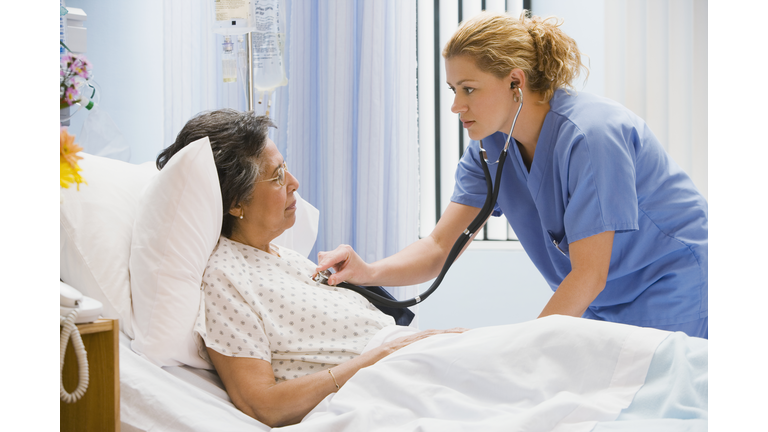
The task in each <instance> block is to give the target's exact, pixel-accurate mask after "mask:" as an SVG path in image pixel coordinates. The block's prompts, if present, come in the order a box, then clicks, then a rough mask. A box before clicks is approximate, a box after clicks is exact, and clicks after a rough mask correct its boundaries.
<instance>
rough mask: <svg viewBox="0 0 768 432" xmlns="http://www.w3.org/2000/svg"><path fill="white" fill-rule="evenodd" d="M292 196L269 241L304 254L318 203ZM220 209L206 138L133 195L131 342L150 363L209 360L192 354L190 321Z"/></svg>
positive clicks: (310, 242) (199, 365)
mask: <svg viewBox="0 0 768 432" xmlns="http://www.w3.org/2000/svg"><path fill="white" fill-rule="evenodd" d="M296 199H297V209H296V223H295V224H294V226H293V227H291V228H290V229H288V230H286V231H285V232H284V233H283V234H282V235H281V236H280V237H278V238H277V239H275V240H274V243H276V244H278V245H280V246H284V247H288V248H290V249H293V250H296V251H299V252H300V253H302V254H304V255H308V254H309V252H310V251H311V250H312V246H313V245H314V243H315V239H316V238H317V227H318V217H319V211H318V210H317V209H316V208H315V207H313V206H312V205H311V204H309V203H308V202H306V201H304V200H303V199H301V197H299V196H298V194H296ZM222 214H223V211H222V208H221V189H220V187H219V177H218V175H217V173H216V165H215V163H214V160H213V153H212V151H211V145H210V142H209V140H208V138H203V139H200V140H198V141H195V142H194V143H192V144H189V145H188V146H187V147H185V148H184V149H182V150H181V151H179V152H178V153H177V154H175V155H174V156H173V157H172V158H171V160H170V161H169V162H168V164H167V165H166V166H165V167H163V169H162V170H161V171H160V173H159V174H158V175H157V176H156V177H155V178H154V179H153V180H152V182H151V183H150V184H149V185H148V186H147V188H146V191H145V192H144V195H143V196H142V197H141V202H140V203H139V211H138V214H137V216H136V223H135V225H134V228H133V239H132V242H131V258H130V270H131V292H132V293H133V313H134V324H133V326H134V329H135V333H136V338H135V340H134V341H133V342H132V343H131V348H133V350H134V351H136V352H137V353H139V354H141V355H142V356H144V357H146V358H147V359H149V360H150V361H151V362H153V363H154V364H156V365H158V366H177V365H179V364H186V365H189V366H193V367H197V368H208V367H210V366H209V365H208V363H207V362H205V361H204V360H203V359H201V358H200V357H199V355H198V351H197V344H196V341H195V336H194V328H193V327H194V322H195V319H196V318H197V313H198V310H199V305H200V299H201V296H200V295H201V293H200V288H201V285H202V282H203V273H204V272H205V267H206V265H207V264H208V258H209V257H210V256H211V252H213V248H214V247H215V246H216V242H217V241H218V239H219V235H220V233H221V223H222Z"/></svg>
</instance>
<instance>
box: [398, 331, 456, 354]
mask: <svg viewBox="0 0 768 432" xmlns="http://www.w3.org/2000/svg"><path fill="white" fill-rule="evenodd" d="M467 330H469V329H465V328H462V327H454V328H452V329H448V330H423V331H420V332H418V333H414V334H412V335H409V336H403V337H401V338H397V339H395V340H393V341H391V342H388V343H386V344H384V346H385V347H386V348H387V349H390V350H391V351H392V352H394V351H397V350H399V349H400V348H404V347H407V346H408V345H410V344H412V343H414V342H416V341H420V340H422V339H426V338H428V337H430V336H434V335H438V334H445V333H464V332H465V331H467Z"/></svg>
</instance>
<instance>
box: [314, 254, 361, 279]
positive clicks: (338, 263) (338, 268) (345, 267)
mask: <svg viewBox="0 0 768 432" xmlns="http://www.w3.org/2000/svg"><path fill="white" fill-rule="evenodd" d="M317 262H318V264H317V267H316V268H315V271H317V272H321V271H323V270H327V269H329V268H332V269H333V270H334V271H335V273H334V274H333V275H331V277H330V278H328V285H336V284H338V283H339V282H344V281H349V282H352V283H354V273H355V270H357V269H358V268H360V267H361V266H364V263H363V260H362V259H361V258H360V257H359V256H358V255H357V253H355V251H354V249H352V247H351V246H349V245H340V246H339V247H337V248H336V249H334V250H332V251H330V252H319V253H318V254H317Z"/></svg>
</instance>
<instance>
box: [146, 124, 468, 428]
mask: <svg viewBox="0 0 768 432" xmlns="http://www.w3.org/2000/svg"><path fill="white" fill-rule="evenodd" d="M269 127H274V124H273V123H272V122H271V121H270V120H269V118H268V117H264V116H255V115H254V114H253V113H242V112H238V111H234V110H219V111H213V112H206V113H202V114H200V115H198V116H196V117H195V118H193V119H191V120H190V121H189V122H188V123H187V124H186V125H185V126H184V128H183V129H182V131H181V132H180V133H179V135H178V137H177V138H176V142H175V143H173V144H172V145H171V146H169V147H168V148H166V149H165V150H164V151H163V152H162V153H161V154H160V155H159V156H158V158H157V165H158V168H161V169H162V167H163V166H164V165H165V164H166V163H167V162H168V161H169V160H170V159H171V158H172V157H173V155H174V154H176V153H177V152H178V151H180V150H181V149H182V148H184V147H185V146H186V145H188V144H190V143H192V142H194V141H196V140H198V139H200V138H203V137H206V136H207V137H209V139H210V142H211V148H212V150H213V155H214V160H215V163H216V169H217V171H218V176H219V184H220V186H221V196H222V203H223V209H224V215H223V216H224V217H223V224H222V229H221V237H220V238H219V241H218V244H217V245H216V248H215V249H214V251H213V253H212V255H211V258H210V260H209V261H208V266H207V268H206V270H205V275H204V276H203V290H204V292H205V296H204V299H205V300H204V302H203V303H202V304H201V307H200V312H199V315H198V319H197V322H196V325H195V330H196V333H197V334H198V335H199V338H200V339H201V341H202V343H201V344H200V345H201V356H203V358H206V359H208V358H209V359H210V361H209V362H210V363H212V364H213V366H214V367H215V368H216V371H217V372H218V374H219V376H220V377H221V380H222V381H223V383H224V386H225V387H226V389H227V392H228V393H229V396H230V397H231V398H232V402H233V403H234V404H235V406H237V407H238V408H239V409H240V410H242V411H243V412H245V413H246V414H248V415H250V416H252V417H254V418H256V419H258V420H259V421H261V422H263V423H265V424H267V425H271V426H278V425H285V424H292V423H296V422H299V421H300V420H301V419H302V418H303V417H304V416H305V415H306V414H307V413H308V412H309V411H310V410H311V409H312V408H314V407H315V406H316V405H317V404H318V403H319V402H320V401H321V400H322V399H323V398H325V397H326V396H327V395H328V394H330V393H332V392H335V391H337V390H338V389H339V388H340V387H341V386H343V385H344V383H346V382H347V380H349V379H350V378H351V377H352V375H354V374H355V373H356V372H357V371H358V370H360V369H361V368H364V367H366V366H370V365H372V364H374V363H376V362H377V361H379V360H380V359H382V358H384V357H385V356H387V355H389V354H391V353H393V352H395V351H396V350H398V349H400V348H402V347H404V346H407V345H409V344H411V343H413V342H415V341H417V340H420V339H423V338H425V337H428V336H431V335H434V334H438V333H446V332H454V333H458V332H463V331H464V329H451V330H444V331H436V330H428V331H422V332H419V333H415V334H413V335H410V336H406V337H402V338H399V339H395V340H394V341H391V342H388V343H385V344H382V345H380V346H378V347H375V348H373V349H370V350H368V351H366V352H365V353H363V349H364V348H365V347H366V345H367V344H368V342H369V341H370V340H371V339H372V338H373V336H374V335H375V334H376V333H377V332H378V331H379V330H381V329H382V328H384V327H386V326H392V325H394V324H395V323H394V320H393V319H392V317H390V316H389V315H385V314H384V313H382V312H381V311H379V310H378V309H376V308H375V307H374V306H373V305H372V304H371V303H370V302H369V301H368V300H366V299H365V298H363V297H362V296H360V295H359V294H357V293H355V292H352V291H349V290H345V289H343V288H336V287H331V286H327V285H320V284H318V283H316V282H314V281H313V280H311V276H312V275H313V273H314V269H315V267H316V266H315V264H314V263H312V262H311V261H309V260H308V259H306V258H305V257H303V256H301V255H299V254H298V253H296V252H294V251H292V250H289V249H286V248H281V247H278V246H276V245H274V244H271V243H270V242H271V241H272V240H274V239H275V238H276V237H278V236H279V235H280V234H281V233H282V232H283V231H285V230H286V229H288V228H290V227H291V226H293V224H294V222H295V220H296V215H295V213H296V199H297V198H296V196H295V195H294V192H295V191H296V190H297V189H298V188H299V181H298V180H297V179H296V177H294V176H293V175H291V173H290V172H289V171H288V169H287V166H286V163H285V160H284V159H283V156H282V155H281V154H280V152H279V151H278V150H277V147H276V146H275V143H273V142H272V141H271V140H270V139H269V138H268V136H267V132H268V128H269ZM202 344H204V347H202Z"/></svg>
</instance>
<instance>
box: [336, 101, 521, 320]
mask: <svg viewBox="0 0 768 432" xmlns="http://www.w3.org/2000/svg"><path fill="white" fill-rule="evenodd" d="M518 93H519V95H520V105H519V106H518V108H517V112H516V113H515V118H514V119H513V120H512V128H511V129H510V130H509V136H508V137H507V142H506V143H505V145H504V148H503V149H502V150H501V154H500V155H499V159H498V161H497V162H498V164H499V167H498V169H497V170H496V182H495V183H494V182H492V181H491V172H490V170H489V169H488V158H487V153H486V151H485V148H484V147H483V140H480V150H481V155H480V163H481V165H482V167H483V174H484V176H485V185H486V188H487V193H486V196H485V203H483V207H482V208H481V209H480V213H478V214H477V216H476V217H475V219H473V220H472V222H471V223H470V224H469V226H468V227H467V229H465V230H464V232H462V233H461V235H459V238H458V239H456V242H455V243H454V244H453V247H452V248H451V250H450V252H448V257H447V258H446V260H445V263H444V264H443V267H442V269H441V270H440V274H439V275H438V276H437V278H435V280H434V281H433V282H432V285H430V287H429V288H428V289H427V290H426V291H424V292H423V293H421V294H419V295H417V296H416V297H414V298H411V299H408V300H392V299H389V298H386V297H383V296H380V295H378V294H376V293H373V292H371V291H369V290H368V289H367V288H366V287H362V286H358V285H353V284H351V283H347V282H340V283H338V284H337V285H336V286H338V287H342V288H346V289H349V290H352V291H354V292H356V293H358V294H360V295H361V296H363V297H365V298H366V299H367V300H368V301H370V302H371V303H373V304H377V305H380V306H386V307H392V308H406V307H411V306H415V305H417V304H419V303H421V302H423V301H424V300H426V299H427V297H429V296H430V295H431V294H432V293H433V292H435V290H436V289H437V287H438V286H440V283H441V282H442V281H443V278H445V274H446V273H448V269H450V268H451V266H452V265H453V263H454V261H456V258H458V257H459V254H461V251H462V250H463V249H464V246H465V245H466V244H467V242H468V241H469V240H470V239H471V238H472V236H473V235H474V234H475V232H476V231H477V230H478V229H480V227H481V226H483V224H484V223H485V221H486V220H487V219H488V217H489V216H490V215H491V213H492V212H493V207H494V204H495V203H496V199H497V198H498V196H499V190H500V188H501V172H502V170H503V168H504V162H505V161H506V160H507V153H508V149H509V141H510V140H511V139H512V132H513V131H514V130H515V124H516V123H517V117H518V116H519V115H520V110H521V109H522V108H523V92H522V90H521V89H520V88H519V87H518Z"/></svg>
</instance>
